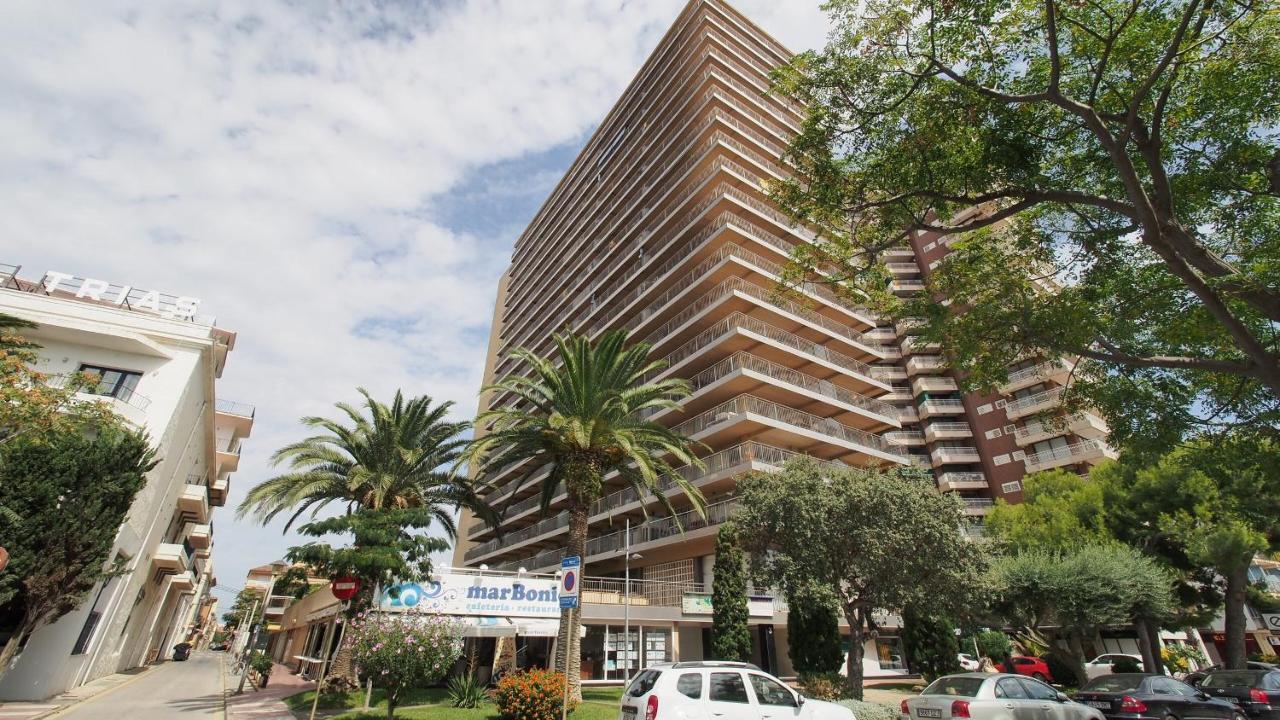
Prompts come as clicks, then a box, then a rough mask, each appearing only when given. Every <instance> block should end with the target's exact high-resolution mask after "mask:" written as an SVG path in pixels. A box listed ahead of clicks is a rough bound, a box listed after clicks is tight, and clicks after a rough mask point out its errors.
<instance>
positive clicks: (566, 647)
mask: <svg viewBox="0 0 1280 720" xmlns="http://www.w3.org/2000/svg"><path fill="white" fill-rule="evenodd" d="M589 507H590V505H589V504H587V503H583V502H581V501H580V500H575V499H574V497H573V494H572V493H570V499H569V546H568V547H569V554H570V555H577V556H578V557H580V558H584V560H583V566H582V567H581V568H579V572H578V582H579V583H581V582H582V578H583V577H584V571H585V570H586V561H585V556H586V554H587V510H588V508H589ZM581 625H582V610H581V608H579V609H578V610H570V609H565V610H561V611H560V631H559V634H558V635H557V636H556V637H557V639H556V667H555V669H556V670H560V671H563V672H566V673H567V674H568V676H569V697H570V698H572V699H573V700H576V701H578V702H582V649H581V648H582V633H581V632H580V631H579V629H578V628H579V627H581Z"/></svg>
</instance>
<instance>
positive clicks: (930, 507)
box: [734, 458, 983, 699]
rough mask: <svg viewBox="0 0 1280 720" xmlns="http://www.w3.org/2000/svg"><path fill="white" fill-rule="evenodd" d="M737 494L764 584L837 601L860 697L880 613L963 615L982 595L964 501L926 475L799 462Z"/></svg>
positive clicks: (755, 573) (758, 477)
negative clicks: (965, 532)
mask: <svg viewBox="0 0 1280 720" xmlns="http://www.w3.org/2000/svg"><path fill="white" fill-rule="evenodd" d="M738 493H739V498H740V501H741V503H742V505H741V508H740V509H739V511H738V515H737V517H736V518H735V519H734V523H735V524H736V525H737V526H738V532H739V537H740V538H741V539H742V543H743V546H744V548H745V549H747V550H748V551H749V552H750V557H751V568H752V577H753V579H754V581H755V583H756V584H757V585H759V586H766V587H774V588H779V589H781V590H782V591H783V592H788V591H790V590H791V589H792V588H796V587H813V586H821V587H823V588H826V589H828V590H829V591H830V592H831V593H832V595H833V596H834V597H835V598H836V601H837V603H838V605H839V607H840V611H841V612H842V613H843V614H844V618H845V621H846V622H847V623H848V626H849V632H850V638H849V640H850V642H849V655H848V660H847V664H846V668H847V680H846V681H847V683H848V689H849V692H850V693H851V694H852V695H853V696H854V697H856V698H859V699H860V698H861V697H862V657H863V648H864V645H865V643H866V642H867V640H868V639H870V638H871V637H873V633H874V632H876V629H877V622H876V619H875V612H876V611H877V610H881V609H887V610H892V609H900V608H903V607H915V608H917V609H918V610H919V611H921V612H934V613H953V612H959V611H961V610H963V609H964V607H965V606H966V605H968V604H969V603H970V602H971V600H972V598H971V597H969V594H970V593H971V592H973V593H976V592H977V589H978V586H979V584H980V579H981V570H982V565H983V556H982V554H981V552H978V551H977V549H976V547H975V546H974V545H973V544H972V543H970V542H968V541H966V540H965V539H964V538H963V537H962V536H961V534H960V524H961V522H963V517H962V512H961V509H960V504H959V502H957V501H956V499H955V498H954V497H950V496H947V495H943V494H941V493H938V492H937V490H936V488H935V486H934V483H933V481H932V479H931V478H929V477H927V476H925V475H924V474H923V473H921V472H920V471H918V470H914V469H911V470H908V469H897V470H889V471H885V470H880V469H875V468H854V467H850V468H848V469H838V468H832V467H830V466H826V465H820V464H819V463H818V462H817V461H815V460H813V459H811V458H797V459H795V460H792V461H790V462H788V463H787V464H786V466H785V467H784V468H783V469H782V471H780V472H778V473H757V474H752V475H749V476H747V477H746V478H744V479H743V480H742V481H741V482H740V483H739V486H738ZM920 548H928V549H929V551H928V552H920ZM940 587H944V588H947V589H948V592H946V593H939V592H937V591H936V589H937V588H940Z"/></svg>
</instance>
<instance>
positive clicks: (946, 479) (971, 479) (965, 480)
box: [938, 472, 987, 489]
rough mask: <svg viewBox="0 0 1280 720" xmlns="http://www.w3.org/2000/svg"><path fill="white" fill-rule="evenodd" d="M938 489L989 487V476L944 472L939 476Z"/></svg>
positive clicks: (974, 473) (976, 473) (978, 473)
mask: <svg viewBox="0 0 1280 720" xmlns="http://www.w3.org/2000/svg"><path fill="white" fill-rule="evenodd" d="M938 487H939V488H942V489H969V488H975V487H987V476H986V475H984V474H982V473H980V472H944V473H942V474H940V475H938Z"/></svg>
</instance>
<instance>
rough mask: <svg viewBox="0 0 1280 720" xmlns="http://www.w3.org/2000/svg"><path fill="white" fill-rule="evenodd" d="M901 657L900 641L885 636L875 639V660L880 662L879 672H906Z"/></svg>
mask: <svg viewBox="0 0 1280 720" xmlns="http://www.w3.org/2000/svg"><path fill="white" fill-rule="evenodd" d="M902 656H903V652H902V640H901V639H899V638H896V637H885V636H881V637H878V638H876V658H877V659H878V660H879V661H880V669H881V670H906V669H907V666H906V664H905V663H904V662H903V661H902Z"/></svg>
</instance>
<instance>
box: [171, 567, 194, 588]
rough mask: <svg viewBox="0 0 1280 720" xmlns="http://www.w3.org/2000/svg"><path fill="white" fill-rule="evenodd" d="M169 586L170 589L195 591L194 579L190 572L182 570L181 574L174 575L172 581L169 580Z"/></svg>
mask: <svg viewBox="0 0 1280 720" xmlns="http://www.w3.org/2000/svg"><path fill="white" fill-rule="evenodd" d="M169 584H170V587H174V588H178V589H179V590H195V589H196V577H195V575H194V574H192V572H191V571H190V570H183V571H182V572H179V573H174V575H173V577H172V579H170V580H169Z"/></svg>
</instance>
